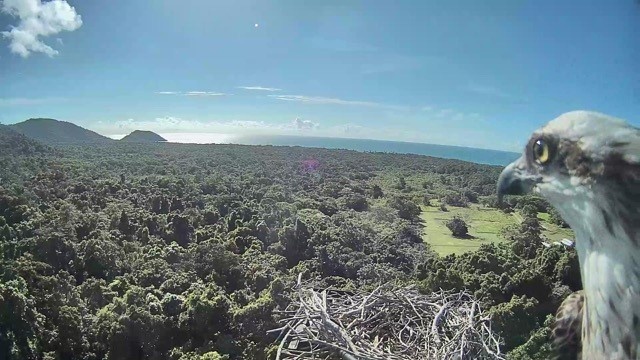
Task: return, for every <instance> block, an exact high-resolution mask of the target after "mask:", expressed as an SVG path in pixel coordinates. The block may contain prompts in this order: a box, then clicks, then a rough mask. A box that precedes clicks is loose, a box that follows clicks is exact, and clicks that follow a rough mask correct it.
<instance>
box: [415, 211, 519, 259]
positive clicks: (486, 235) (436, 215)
mask: <svg viewBox="0 0 640 360" xmlns="http://www.w3.org/2000/svg"><path fill="white" fill-rule="evenodd" d="M448 209H449V211H448V212H442V211H440V209H438V208H437V207H432V206H428V207H427V206H423V207H422V214H421V215H420V218H421V219H422V221H423V222H424V226H425V228H424V229H423V233H424V236H423V238H424V240H425V241H426V242H428V243H429V244H431V247H432V248H433V250H435V251H436V252H437V253H438V254H440V255H448V254H462V253H464V252H467V251H472V250H475V249H477V248H478V247H480V245H482V244H485V243H490V242H500V241H504V240H503V239H502V238H501V237H500V236H499V235H498V234H499V233H500V230H502V228H504V227H505V226H507V225H509V224H514V223H515V222H516V220H515V219H514V218H513V217H512V216H511V215H509V214H505V213H503V212H502V211H500V210H496V209H491V208H484V207H480V206H478V205H471V206H470V207H468V208H460V207H454V206H449V207H448ZM454 215H458V216H460V217H462V218H463V219H464V221H465V222H466V223H467V227H468V228H469V235H471V236H473V237H474V238H473V239H458V238H455V237H453V236H452V235H451V231H449V229H447V227H446V226H445V222H446V221H447V220H449V219H451V218H452V217H453V216H454Z"/></svg>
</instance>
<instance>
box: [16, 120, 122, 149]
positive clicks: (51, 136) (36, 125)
mask: <svg viewBox="0 0 640 360" xmlns="http://www.w3.org/2000/svg"><path fill="white" fill-rule="evenodd" d="M10 126H11V128H12V129H13V130H15V131H17V132H19V133H21V134H23V135H25V136H27V137H29V138H32V139H34V140H37V141H40V142H42V143H45V144H60V143H71V144H73V143H76V144H104V143H110V142H113V141H114V140H112V139H109V138H108V137H105V136H102V135H100V134H98V133H96V132H93V131H91V130H87V129H85V128H82V127H80V126H78V125H75V124H73V123H70V122H66V121H59V120H54V119H28V120H25V121H23V122H21V123H17V124H13V125H10Z"/></svg>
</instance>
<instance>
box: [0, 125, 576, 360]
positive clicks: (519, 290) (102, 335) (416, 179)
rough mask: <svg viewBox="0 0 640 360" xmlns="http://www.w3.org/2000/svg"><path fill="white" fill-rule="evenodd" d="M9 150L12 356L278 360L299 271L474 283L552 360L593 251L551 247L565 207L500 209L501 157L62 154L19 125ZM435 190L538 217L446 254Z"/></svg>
mask: <svg viewBox="0 0 640 360" xmlns="http://www.w3.org/2000/svg"><path fill="white" fill-rule="evenodd" d="M0 146H2V149H12V151H11V152H9V151H3V152H2V155H0V168H2V169H3V173H2V174H1V175H0V177H1V178H2V179H1V181H2V182H1V183H0V358H2V359H103V358H107V359H176V360H177V359H182V360H186V359H267V358H269V359H272V358H273V356H274V351H275V347H276V345H277V344H276V343H275V342H274V341H275V335H273V334H271V333H269V334H268V333H267V331H268V330H270V329H274V328H276V327H278V320H279V316H280V315H278V314H279V312H278V310H282V309H284V308H286V306H287V305H288V304H289V302H290V301H291V297H290V294H289V292H288V289H290V288H291V286H292V285H293V284H294V282H295V281H296V276H297V275H298V274H300V273H302V274H303V275H304V277H305V278H318V279H320V283H321V284H323V285H324V286H332V287H333V288H335V289H340V290H345V291H348V290H353V289H356V288H358V289H373V288H375V287H377V286H378V285H380V284H382V283H391V284H397V285H398V286H404V285H411V284H413V285H418V286H419V288H420V289H421V291H422V292H424V293H428V292H433V291H439V290H440V289H443V290H461V291H462V290H467V291H468V292H469V293H471V294H473V296H474V297H475V298H477V299H478V300H479V301H480V302H481V304H482V306H483V309H484V310H485V311H487V312H488V314H490V315H491V317H492V321H493V322H494V328H495V329H496V331H497V333H498V335H500V337H501V339H502V347H503V350H504V351H506V352H508V353H509V357H510V358H513V359H543V358H548V356H549V354H550V351H551V349H550V346H549V341H548V339H547V338H548V332H549V329H548V319H549V316H550V314H552V313H553V312H554V311H555V309H556V308H557V306H558V305H559V303H560V302H561V301H562V299H563V298H564V297H565V296H566V295H567V294H569V293H570V292H571V291H575V290H577V289H579V288H580V287H581V284H580V278H579V271H578V267H577V257H576V254H575V253H574V252H572V251H571V250H566V249H564V248H562V247H557V246H555V247H551V248H545V247H541V246H540V243H541V241H542V237H541V226H540V223H539V221H538V219H537V218H536V216H535V215H536V214H537V213H538V212H546V211H549V209H548V205H547V204H546V203H545V202H544V201H542V200H540V199H539V198H535V197H519V198H510V199H508V201H507V203H506V204H502V205H499V204H497V202H496V198H495V183H496V180H497V177H498V174H499V172H500V170H501V169H500V168H498V167H494V166H487V165H478V164H473V163H468V162H462V161H456V160H445V159H438V158H431V157H426V156H418V155H398V154H384V153H361V152H354V151H346V150H326V149H312V148H300V147H273V146H240V145H180V144H162V143H149V144H140V143H116V142H113V143H105V144H103V145H100V146H99V147H96V146H84V145H65V146H58V147H56V148H55V149H53V148H50V147H47V146H44V145H40V144H39V143H35V142H32V141H31V140H28V139H26V138H25V137H24V136H22V135H20V134H17V133H15V132H12V131H11V130H10V129H6V128H5V127H0ZM431 202H434V203H439V204H443V205H444V204H447V205H448V206H466V205H468V204H481V205H482V206H486V207H495V208H500V209H501V210H503V211H505V212H513V211H516V212H519V213H521V214H522V216H523V221H522V223H520V224H518V225H513V226H511V227H507V228H505V229H504V230H503V236H504V238H505V239H507V240H508V241H506V242H504V243H501V244H491V245H483V246H481V247H480V249H479V250H477V251H474V252H469V253H465V254H463V255H459V256H456V255H450V256H446V257H441V256H438V255H437V254H436V253H435V252H433V251H432V250H431V249H430V247H429V245H428V244H427V243H425V242H424V240H423V238H422V236H421V232H422V228H423V226H424V224H422V223H421V222H420V218H419V215H420V213H421V206H429V205H430V204H431ZM552 214H553V213H552ZM556 221H558V220H557V219H556ZM469 241H472V240H469Z"/></svg>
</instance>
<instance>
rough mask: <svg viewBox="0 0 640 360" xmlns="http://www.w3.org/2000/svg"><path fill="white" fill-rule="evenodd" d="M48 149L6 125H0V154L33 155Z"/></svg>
mask: <svg viewBox="0 0 640 360" xmlns="http://www.w3.org/2000/svg"><path fill="white" fill-rule="evenodd" d="M48 151H49V149H48V148H47V147H46V146H45V145H43V144H41V143H39V142H37V141H35V140H33V139H30V138H28V137H26V136H24V135H22V134H20V133H19V132H17V131H15V130H13V129H12V128H11V127H9V126H7V125H0V156H17V155H34V154H39V153H46V152H48Z"/></svg>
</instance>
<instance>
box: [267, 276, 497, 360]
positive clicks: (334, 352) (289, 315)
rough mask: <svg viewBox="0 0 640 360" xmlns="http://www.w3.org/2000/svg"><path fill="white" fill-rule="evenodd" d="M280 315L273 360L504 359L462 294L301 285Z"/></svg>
mask: <svg viewBox="0 0 640 360" xmlns="http://www.w3.org/2000/svg"><path fill="white" fill-rule="evenodd" d="M293 292H294V293H293V295H294V296H293V299H292V302H291V303H290V304H289V306H288V307H287V308H286V309H285V310H284V311H282V312H281V315H282V317H283V318H282V319H281V320H280V322H281V323H282V324H283V326H282V327H280V328H278V329H274V330H271V331H270V332H278V333H279V338H278V339H279V340H280V344H279V346H278V351H277V356H276V360H281V359H346V360H361V359H368V360H369V359H370V360H378V359H379V360H405V359H407V360H408V359H410V360H418V359H460V360H462V359H504V357H503V355H502V354H501V352H500V339H499V338H498V336H497V335H496V334H495V333H494V332H493V331H492V330H491V321H490V319H489V318H488V317H487V316H485V315H483V313H482V309H481V308H480V305H479V303H478V301H476V300H475V299H474V298H473V296H471V295H470V294H468V293H467V292H458V293H454V292H448V291H439V292H435V293H432V294H429V295H425V294H421V293H419V292H418V291H417V290H416V289H415V288H414V287H412V286H409V287H403V288H395V289H394V288H393V287H392V286H390V285H382V286H379V287H378V288H376V289H375V290H374V291H372V292H364V291H356V292H347V291H339V290H332V289H330V288H323V289H320V288H316V287H314V286H313V284H312V283H311V282H302V281H301V276H299V277H298V283H297V285H296V286H295V287H294V289H293Z"/></svg>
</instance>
